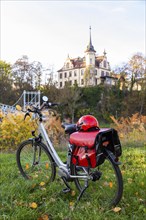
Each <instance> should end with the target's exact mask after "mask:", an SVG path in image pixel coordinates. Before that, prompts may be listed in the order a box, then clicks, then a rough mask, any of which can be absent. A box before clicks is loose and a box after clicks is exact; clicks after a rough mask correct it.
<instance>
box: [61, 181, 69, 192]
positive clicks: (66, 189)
mask: <svg viewBox="0 0 146 220" xmlns="http://www.w3.org/2000/svg"><path fill="white" fill-rule="evenodd" d="M61 178H62V180H63V182H64V183H65V185H66V187H67V188H65V189H63V190H62V192H63V193H68V192H70V191H71V188H70V185H69V184H68V183H67V181H66V178H65V177H61Z"/></svg>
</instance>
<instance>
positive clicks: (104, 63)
mask: <svg viewBox="0 0 146 220" xmlns="http://www.w3.org/2000/svg"><path fill="white" fill-rule="evenodd" d="M103 66H104V68H106V60H104V62H103Z"/></svg>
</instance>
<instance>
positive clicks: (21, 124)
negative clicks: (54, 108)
mask: <svg viewBox="0 0 146 220" xmlns="http://www.w3.org/2000/svg"><path fill="white" fill-rule="evenodd" d="M0 118H1V119H2V121H1V122H0V149H5V150H15V149H17V147H18V145H19V144H20V143H21V142H22V141H23V140H26V139H28V138H30V137H31V131H33V130H37V123H36V120H32V119H30V117H27V118H26V119H25V121H24V114H22V113H17V114H10V113H9V114H7V115H2V114H1V115H0ZM44 125H45V128H46V131H47V133H48V134H49V137H50V139H51V141H52V142H53V144H54V145H55V146H58V145H59V147H60V146H61V145H63V147H64V145H66V138H65V134H64V129H63V128H62V127H61V120H60V117H53V116H52V115H49V117H48V112H47V114H46V122H45V123H44ZM36 134H37V132H36Z"/></svg>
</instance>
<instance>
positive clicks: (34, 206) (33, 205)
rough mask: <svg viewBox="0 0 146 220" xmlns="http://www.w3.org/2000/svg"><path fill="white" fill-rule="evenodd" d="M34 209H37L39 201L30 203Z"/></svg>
mask: <svg viewBox="0 0 146 220" xmlns="http://www.w3.org/2000/svg"><path fill="white" fill-rule="evenodd" d="M29 206H30V207H31V208H32V209H36V208H37V207H38V205H37V203H36V202H32V203H31V204H30V205H29Z"/></svg>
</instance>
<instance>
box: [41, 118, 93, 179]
mask: <svg viewBox="0 0 146 220" xmlns="http://www.w3.org/2000/svg"><path fill="white" fill-rule="evenodd" d="M38 130H39V132H40V134H41V135H42V138H43V141H44V142H45V144H46V147H47V150H48V151H49V153H50V154H51V156H52V158H53V160H54V161H55V163H56V165H57V167H58V168H60V169H61V168H62V169H63V170H64V171H65V172H66V173H67V174H68V175H69V177H70V178H79V179H85V180H87V179H92V178H91V176H89V175H88V173H87V175H86V176H73V175H70V173H69V172H68V168H67V164H65V163H63V162H62V160H61V159H60V157H59V155H58V154H57V152H56V150H55V148H54V146H53V144H52V142H51V140H50V138H49V137H48V134H47V132H46V130H45V127H44V125H43V122H39V127H38Z"/></svg>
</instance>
